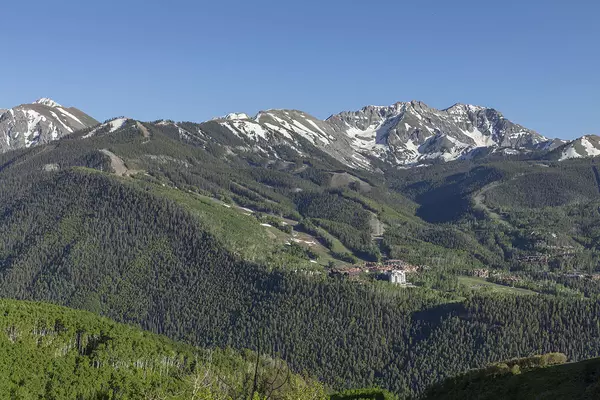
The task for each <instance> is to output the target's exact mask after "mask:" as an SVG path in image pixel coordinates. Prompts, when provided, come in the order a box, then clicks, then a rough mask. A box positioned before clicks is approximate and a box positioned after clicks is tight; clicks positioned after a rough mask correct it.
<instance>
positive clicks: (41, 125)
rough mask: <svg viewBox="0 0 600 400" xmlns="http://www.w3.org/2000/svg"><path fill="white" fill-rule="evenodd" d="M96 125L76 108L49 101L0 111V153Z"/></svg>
mask: <svg viewBox="0 0 600 400" xmlns="http://www.w3.org/2000/svg"><path fill="white" fill-rule="evenodd" d="M97 124H98V121H96V120H95V119H94V118H92V117H90V116H89V115H87V114H85V113H83V112H81V111H79V110H78V109H76V108H73V107H63V106H61V105H60V104H58V103H56V102H55V101H53V100H51V99H48V98H42V99H39V100H37V101H35V102H33V103H31V104H22V105H20V106H17V107H14V108H11V109H9V110H5V111H4V112H1V110H0V153H1V152H6V151H9V150H13V149H19V148H23V147H31V146H35V145H38V144H44V143H48V142H51V141H53V140H57V139H59V138H61V137H63V136H65V135H68V134H70V133H73V132H75V131H77V130H80V129H85V128H88V127H90V126H94V125H97Z"/></svg>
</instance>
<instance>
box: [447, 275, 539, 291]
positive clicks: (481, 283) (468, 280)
mask: <svg viewBox="0 0 600 400" xmlns="http://www.w3.org/2000/svg"><path fill="white" fill-rule="evenodd" d="M458 281H459V282H460V283H461V284H462V285H465V286H467V287H469V288H471V289H474V290H492V291H495V292H503V293H512V294H519V295H532V294H537V293H536V292H534V291H532V290H528V289H521V288H515V287H510V286H504V285H498V284H496V283H492V282H488V281H486V280H485V279H483V278H477V277H474V276H459V277H458Z"/></svg>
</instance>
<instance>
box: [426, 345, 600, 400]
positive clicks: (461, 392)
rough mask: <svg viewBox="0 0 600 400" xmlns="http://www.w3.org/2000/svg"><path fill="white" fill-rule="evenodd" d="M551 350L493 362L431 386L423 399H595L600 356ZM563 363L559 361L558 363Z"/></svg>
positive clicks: (599, 392) (599, 388)
mask: <svg viewBox="0 0 600 400" xmlns="http://www.w3.org/2000/svg"><path fill="white" fill-rule="evenodd" d="M565 361H566V357H565V355H564V354H560V353H553V354H544V355H541V356H533V357H527V358H521V359H513V360H508V361H505V362H499V363H494V364H492V365H489V366H488V367H486V368H484V369H480V370H474V371H469V372H468V373H466V374H463V375H460V376H458V377H455V378H451V379H448V380H447V381H445V382H443V383H441V384H439V385H436V386H434V387H432V388H431V389H430V390H428V391H427V393H426V395H425V396H423V399H432V400H433V399H436V400H443V399H448V400H449V399H456V400H459V399H479V400H483V399H490V400H492V399H515V400H520V399H523V400H526V399H574V400H584V399H590V400H591V399H597V398H598V397H600V384H599V382H598V377H599V376H600V360H599V359H597V358H596V359H591V360H585V361H580V362H576V363H569V364H563V363H564V362H565ZM561 364H562V365H561Z"/></svg>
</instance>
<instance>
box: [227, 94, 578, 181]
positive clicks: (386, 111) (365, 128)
mask: <svg viewBox="0 0 600 400" xmlns="http://www.w3.org/2000/svg"><path fill="white" fill-rule="evenodd" d="M219 121H222V122H221V124H222V125H223V126H224V127H226V128H227V129H228V130H230V131H231V132H233V133H235V135H236V136H238V137H240V138H245V139H248V140H250V141H251V142H253V143H254V142H258V143H254V144H253V146H260V143H261V142H266V143H265V144H264V146H265V147H264V148H263V150H264V151H266V152H268V151H267V148H268V147H269V146H270V144H273V143H277V144H281V143H287V144H288V146H290V147H292V148H296V147H297V146H296V143H297V139H296V137H297V136H299V137H302V138H303V139H306V140H308V141H309V143H311V144H313V145H314V146H317V147H319V148H320V149H321V150H324V151H325V152H327V153H329V154H330V155H331V156H333V157H334V158H336V159H338V160H339V161H341V162H343V163H345V164H348V165H351V166H353V167H357V168H368V169H373V168H375V167H374V165H375V164H377V163H378V162H382V161H383V162H385V163H389V164H392V165H397V166H410V165H416V164H422V163H430V162H433V161H435V160H441V161H452V160H458V159H470V158H474V157H480V156H482V155H486V154H491V153H495V154H511V155H515V154H527V153H531V152H535V151H551V150H553V149H554V148H556V147H557V146H560V145H562V144H563V142H559V141H556V140H549V139H547V138H546V137H544V136H542V135H540V134H539V133H537V132H535V131H533V130H531V129H527V128H525V127H523V126H521V125H519V124H516V123H514V122H512V121H509V120H508V119H506V118H505V117H504V115H503V114H502V113H500V112H499V111H497V110H495V109H493V108H488V107H483V106H478V105H472V104H463V103H456V104H454V105H452V106H450V107H448V108H445V109H442V110H439V109H436V108H433V107H430V106H428V105H427V104H425V103H424V102H422V101H419V100H412V101H408V102H396V103H394V104H392V105H389V106H375V105H368V106H365V107H362V108H361V109H359V110H355V111H343V112H340V113H338V114H333V115H331V116H329V117H328V118H327V119H326V120H320V119H318V118H315V117H313V116H311V115H310V114H307V113H305V112H303V111H299V110H286V109H270V110H265V111H260V112H259V113H258V114H257V115H256V116H255V117H254V118H249V117H248V115H247V114H229V115H227V116H226V117H224V118H220V119H219ZM267 143H268V144H269V145H267ZM577 154H584V153H583V152H579V153H577Z"/></svg>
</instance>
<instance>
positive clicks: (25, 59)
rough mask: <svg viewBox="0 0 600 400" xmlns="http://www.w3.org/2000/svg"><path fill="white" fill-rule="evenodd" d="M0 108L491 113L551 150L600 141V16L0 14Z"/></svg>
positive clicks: (572, 6) (396, 4) (512, 12)
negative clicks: (555, 142) (482, 109)
mask: <svg viewBox="0 0 600 400" xmlns="http://www.w3.org/2000/svg"><path fill="white" fill-rule="evenodd" d="M0 13H1V15H2V23H1V24H0V37H1V38H2V39H4V40H2V41H1V43H2V47H1V50H0V51H1V53H0V54H2V61H1V62H0V82H1V87H2V89H1V90H0V107H2V106H3V107H10V106H14V105H16V104H20V103H25V102H31V101H33V100H35V99H36V98H38V97H52V98H53V99H55V100H56V101H58V102H61V103H63V104H64V105H71V106H77V107H79V108H81V109H82V110H83V111H86V112H88V113H89V114H91V115H92V116H94V117H96V118H97V119H99V120H104V119H107V118H110V117H114V116H120V115H126V116H130V117H133V118H138V119H141V120H154V119H159V118H169V119H174V120H190V121H202V120H206V119H209V118H211V117H214V116H218V115H223V114H227V113H229V112H234V111H236V112H239V111H244V112H247V113H249V114H254V113H255V112H257V111H258V110H261V109H267V108H296V109H301V110H304V111H306V112H309V113H311V114H313V115H315V116H317V117H320V118H325V117H327V116H328V115H330V114H332V113H336V112H339V111H342V110H355V109H359V108H360V107H362V106H364V105H367V104H377V105H386V104H392V103H394V102H396V101H407V100H421V101H424V102H425V103H427V104H429V105H430V106H433V107H437V108H445V107H448V106H450V105H452V104H454V103H456V102H462V103H472V104H477V105H484V106H490V107H494V108H496V109H498V110H500V111H502V112H503V113H504V114H505V116H506V117H507V118H509V119H511V120H513V121H515V122H518V123H521V124H522V125H525V126H527V127H529V128H532V129H535V130H537V131H539V132H540V133H542V134H545V135H546V136H549V137H564V138H572V137H576V136H580V135H582V134H584V133H598V134H600V126H599V124H600V123H599V118H598V110H599V109H600V100H599V92H600V44H599V41H600V24H599V23H598V21H597V18H598V15H600V2H598V1H595V0H587V1H584V0H572V1H570V2H564V1H554V0H547V1H542V0H527V1H525V0H522V1H512V0H505V1H497V2H484V1H471V0H453V1H437V0H432V1H417V0H413V1H410V2H407V1H400V0H397V1H360V2H359V1H337V0H332V1H328V0H320V1H316V0H304V1H301V2H300V1H294V2H291V1H285V0H280V1H275V0H273V1H271V0H256V1H233V0H220V1H181V0H170V1H168V2H167V1H153V0H147V1H139V0H123V1H119V2H117V1H112V0H109V1H93V2H88V1H71V0H68V1H63V0H55V1H52V2H49V1H41V0H30V1H27V2H26V3H23V2H16V1H13V2H10V3H8V4H3V5H2V9H1V10H0Z"/></svg>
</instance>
